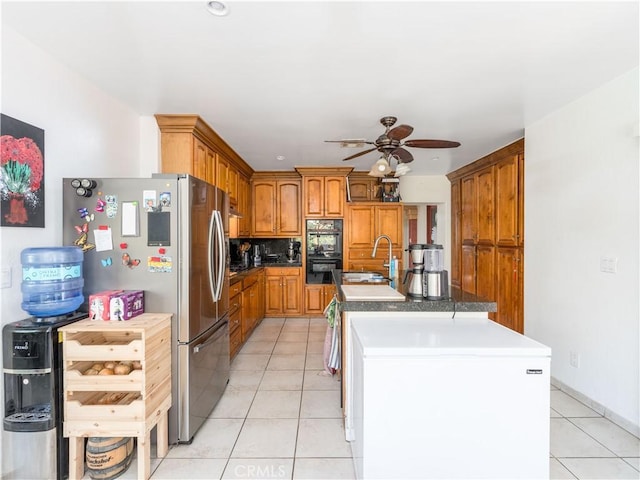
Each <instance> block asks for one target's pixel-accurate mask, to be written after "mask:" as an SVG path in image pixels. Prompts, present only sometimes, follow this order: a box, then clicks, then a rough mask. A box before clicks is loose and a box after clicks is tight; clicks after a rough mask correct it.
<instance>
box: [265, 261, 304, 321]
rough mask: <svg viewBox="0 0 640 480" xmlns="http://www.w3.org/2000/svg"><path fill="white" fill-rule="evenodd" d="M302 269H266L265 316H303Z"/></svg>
mask: <svg viewBox="0 0 640 480" xmlns="http://www.w3.org/2000/svg"><path fill="white" fill-rule="evenodd" d="M302 282H303V279H302V268H300V267H266V268H265V295H266V298H265V316H267V317H268V316H292V315H301V314H302V285H303V283H302Z"/></svg>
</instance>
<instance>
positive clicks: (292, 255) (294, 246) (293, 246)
mask: <svg viewBox="0 0 640 480" xmlns="http://www.w3.org/2000/svg"><path fill="white" fill-rule="evenodd" d="M301 245H302V244H301V242H296V241H295V240H293V239H292V240H290V241H289V247H288V248H287V262H289V263H293V262H295V261H297V260H298V259H299V255H300V246H301Z"/></svg>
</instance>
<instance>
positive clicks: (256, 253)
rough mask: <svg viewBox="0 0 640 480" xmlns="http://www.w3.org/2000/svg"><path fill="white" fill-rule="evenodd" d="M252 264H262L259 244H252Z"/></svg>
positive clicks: (257, 265)
mask: <svg viewBox="0 0 640 480" xmlns="http://www.w3.org/2000/svg"><path fill="white" fill-rule="evenodd" d="M253 265H254V266H255V267H259V266H260V265H262V255H260V245H254V246H253Z"/></svg>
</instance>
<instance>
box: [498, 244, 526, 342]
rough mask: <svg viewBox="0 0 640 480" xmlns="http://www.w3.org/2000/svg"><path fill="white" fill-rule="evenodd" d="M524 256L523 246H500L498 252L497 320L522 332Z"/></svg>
mask: <svg viewBox="0 0 640 480" xmlns="http://www.w3.org/2000/svg"><path fill="white" fill-rule="evenodd" d="M522 258H523V251H522V249H521V248H508V247H498V249H497V252H496V292H495V298H496V302H498V311H497V313H496V318H495V321H496V322H498V323H499V324H500V325H504V326H505V327H508V328H510V329H512V330H515V331H516V332H520V333H523V332H524V312H523V304H524V302H523V298H522V297H523V292H524V289H523V286H524V282H523V278H522V277H523V272H524V269H523V265H522Z"/></svg>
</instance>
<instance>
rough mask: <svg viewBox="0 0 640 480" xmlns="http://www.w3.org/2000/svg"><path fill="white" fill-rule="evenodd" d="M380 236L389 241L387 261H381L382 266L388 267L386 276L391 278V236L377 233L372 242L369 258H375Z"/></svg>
mask: <svg viewBox="0 0 640 480" xmlns="http://www.w3.org/2000/svg"><path fill="white" fill-rule="evenodd" d="M381 238H384V239H385V240H386V241H387V242H389V261H388V262H387V263H383V264H382V266H383V267H387V268H388V272H387V277H388V278H391V262H392V261H393V251H392V248H391V238H390V237H389V235H378V238H376V241H375V243H374V244H373V253H372V254H371V258H375V256H376V251H377V250H378V243H379V242H380V239H381Z"/></svg>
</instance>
